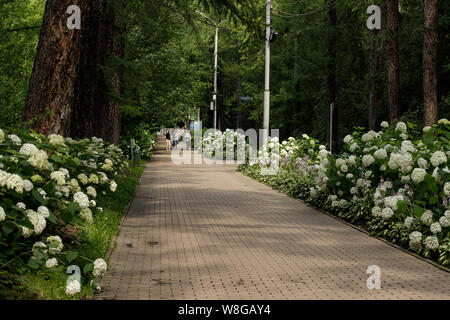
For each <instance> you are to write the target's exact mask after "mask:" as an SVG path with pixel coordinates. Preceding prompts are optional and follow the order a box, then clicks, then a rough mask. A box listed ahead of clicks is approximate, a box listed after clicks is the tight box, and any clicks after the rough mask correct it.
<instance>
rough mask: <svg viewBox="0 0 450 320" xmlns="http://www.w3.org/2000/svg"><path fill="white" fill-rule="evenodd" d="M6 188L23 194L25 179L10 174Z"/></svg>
mask: <svg viewBox="0 0 450 320" xmlns="http://www.w3.org/2000/svg"><path fill="white" fill-rule="evenodd" d="M6 187H7V188H8V189H13V190H16V192H18V193H23V187H24V185H23V179H22V178H21V177H20V176H19V175H17V174H9V175H8V178H7V180H6Z"/></svg>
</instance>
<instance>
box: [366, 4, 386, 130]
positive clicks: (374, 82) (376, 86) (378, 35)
mask: <svg viewBox="0 0 450 320" xmlns="http://www.w3.org/2000/svg"><path fill="white" fill-rule="evenodd" d="M380 9H381V29H379V30H378V29H373V30H370V31H369V37H370V92H369V130H375V129H376V124H377V111H378V109H379V108H380V105H381V100H382V97H383V80H382V78H381V76H382V72H383V67H384V40H383V35H384V28H385V26H384V25H385V23H384V21H385V16H386V14H385V13H384V12H385V9H386V4H385V3H383V4H381V5H380Z"/></svg>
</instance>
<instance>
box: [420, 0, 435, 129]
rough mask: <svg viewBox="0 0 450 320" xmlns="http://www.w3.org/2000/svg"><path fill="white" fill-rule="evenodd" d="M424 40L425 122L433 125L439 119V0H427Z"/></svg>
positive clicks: (427, 124)
mask: <svg viewBox="0 0 450 320" xmlns="http://www.w3.org/2000/svg"><path fill="white" fill-rule="evenodd" d="M424 15H425V26H424V42H423V102H424V122H425V125H426V126H431V125H433V124H435V123H436V122H437V121H438V105H437V47H438V0H425V12H424Z"/></svg>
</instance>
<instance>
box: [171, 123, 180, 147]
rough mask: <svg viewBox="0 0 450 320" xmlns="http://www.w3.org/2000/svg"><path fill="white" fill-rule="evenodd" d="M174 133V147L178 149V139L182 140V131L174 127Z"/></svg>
mask: <svg viewBox="0 0 450 320" xmlns="http://www.w3.org/2000/svg"><path fill="white" fill-rule="evenodd" d="M172 134H173V147H174V149H176V148H177V144H178V141H179V140H180V132H179V129H178V128H174V130H173V133H172Z"/></svg>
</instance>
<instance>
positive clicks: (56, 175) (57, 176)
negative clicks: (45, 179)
mask: <svg viewBox="0 0 450 320" xmlns="http://www.w3.org/2000/svg"><path fill="white" fill-rule="evenodd" d="M50 178H51V179H52V180H55V181H56V183H57V184H58V185H59V186H63V185H65V184H66V176H65V174H64V173H62V172H61V171H53V172H52V173H50Z"/></svg>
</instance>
